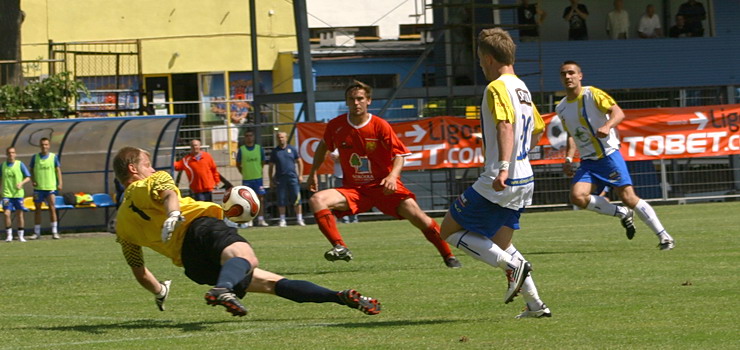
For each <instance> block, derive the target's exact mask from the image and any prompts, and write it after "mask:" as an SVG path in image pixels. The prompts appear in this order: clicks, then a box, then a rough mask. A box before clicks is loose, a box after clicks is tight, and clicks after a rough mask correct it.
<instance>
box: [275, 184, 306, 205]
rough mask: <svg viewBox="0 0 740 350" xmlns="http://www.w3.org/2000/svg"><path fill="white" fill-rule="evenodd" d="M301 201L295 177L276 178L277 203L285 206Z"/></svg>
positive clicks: (299, 189)
mask: <svg viewBox="0 0 740 350" xmlns="http://www.w3.org/2000/svg"><path fill="white" fill-rule="evenodd" d="M300 203H301V186H300V185H299V184H298V179H297V178H295V177H283V178H277V205H278V206H279V207H286V206H288V205H298V204H300Z"/></svg>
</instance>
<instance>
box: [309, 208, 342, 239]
mask: <svg viewBox="0 0 740 350" xmlns="http://www.w3.org/2000/svg"><path fill="white" fill-rule="evenodd" d="M313 217H314V219H316V223H317V224H318V225H319V230H321V233H323V234H324V237H326V239H328V240H329V242H331V245H332V246H335V245H337V244H339V245H342V246H345V247H346V246H347V245H346V244H344V241H343V240H342V235H341V234H339V230H337V220H336V218H334V214H332V213H331V210H329V209H322V210H319V211H317V212H315V213H314V214H313Z"/></svg>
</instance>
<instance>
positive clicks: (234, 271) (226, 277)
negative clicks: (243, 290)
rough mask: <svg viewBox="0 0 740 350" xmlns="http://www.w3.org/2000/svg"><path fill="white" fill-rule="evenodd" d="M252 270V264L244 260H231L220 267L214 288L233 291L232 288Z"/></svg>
mask: <svg viewBox="0 0 740 350" xmlns="http://www.w3.org/2000/svg"><path fill="white" fill-rule="evenodd" d="M251 269H252V264H250V263H249V261H247V259H244V258H231V259H229V260H226V262H225V263H224V264H223V266H221V272H220V273H219V274H218V281H217V282H216V287H219V288H227V289H229V290H231V289H234V286H235V285H236V284H237V283H239V282H241V280H243V279H244V276H245V275H246V274H247V273H249V271H250V270H251Z"/></svg>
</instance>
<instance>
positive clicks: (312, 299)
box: [275, 278, 340, 304]
mask: <svg viewBox="0 0 740 350" xmlns="http://www.w3.org/2000/svg"><path fill="white" fill-rule="evenodd" d="M275 295H277V296H279V297H281V298H285V299H288V300H292V301H295V302H296V303H332V302H333V303H338V304H339V303H340V302H339V297H338V296H337V292H336V291H333V290H331V289H328V288H324V287H322V286H319V285H317V284H315V283H312V282H309V281H301V280H289V279H287V278H283V279H281V280H279V281H277V283H275Z"/></svg>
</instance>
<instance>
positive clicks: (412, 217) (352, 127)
mask: <svg viewBox="0 0 740 350" xmlns="http://www.w3.org/2000/svg"><path fill="white" fill-rule="evenodd" d="M344 95H345V97H346V103H347V107H348V108H349V113H347V114H342V115H340V116H338V117H336V118H334V119H332V120H331V121H329V124H328V125H327V127H326V131H325V132H324V137H323V139H322V140H321V142H319V145H318V147H317V149H316V153H315V155H314V162H313V165H312V166H311V173H310V174H309V176H308V186H309V189H310V190H311V191H313V192H316V191H318V177H317V175H316V171H317V170H318V169H319V167H320V166H321V164H322V163H323V162H324V159H325V157H326V151H327V150H328V151H330V152H331V151H334V150H335V149H339V162H340V163H341V166H342V171H343V172H344V179H343V184H342V187H339V188H330V189H326V190H322V191H319V192H316V193H315V194H314V195H313V196H311V198H310V200H309V204H310V205H311V210H313V212H314V218H315V219H316V223H317V224H318V225H319V229H320V230H321V232H322V233H323V234H324V236H326V238H327V239H328V240H329V242H331V244H332V246H333V248H332V249H330V250H329V251H327V252H326V253H324V258H326V260H329V261H336V260H344V261H350V260H352V252H350V250H349V249H348V248H347V245H346V244H345V243H344V240H343V239H342V235H341V234H340V233H339V230H337V223H336V219H335V217H334V215H336V216H338V217H343V216H345V215H355V214H358V213H363V212H366V211H368V210H370V209H372V208H373V207H376V208H378V209H379V210H380V211H382V212H383V213H384V214H386V215H390V216H393V217H395V218H398V219H407V220H409V221H410V222H411V224H412V225H414V226H416V227H417V228H418V229H419V230H421V232H422V233H424V236H425V237H426V238H427V240H428V241H429V242H431V243H432V244H434V246H435V247H436V248H437V250H438V251H439V254H440V255H441V256H442V258H443V259H444V262H445V264H446V265H447V267H451V268H458V267H460V266H461V265H460V262H459V261H458V260H457V258H456V257H455V256H454V255H453V254H452V251H451V250H450V246H449V245H447V243H446V242H445V241H443V240H442V239H441V238H440V237H439V225H438V224H437V222H436V221H434V220H433V219H432V218H430V217H429V216H427V215H426V214H425V213H424V211H422V210H421V208H420V207H419V205H418V204H417V203H416V196H415V195H414V194H413V193H412V192H411V191H409V190H408V189H407V188H406V187H405V186H404V185H403V182H401V178H400V177H401V168H403V163H404V157H405V156H408V155H409V154H411V153H410V152H409V150H408V149H407V148H406V146H404V144H403V143H402V142H401V140H399V139H398V137H397V136H396V133H395V132H394V131H393V129H392V128H391V126H390V124H388V122H387V121H385V120H383V119H381V118H380V117H378V116H374V115H372V114H370V113H369V112H368V106H369V105H370V102H371V100H372V88H371V87H370V86H368V85H366V84H364V83H362V82H359V81H355V82H354V83H353V84H352V85H350V86H349V87H348V88H347V89H346V90H345V94H344Z"/></svg>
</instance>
